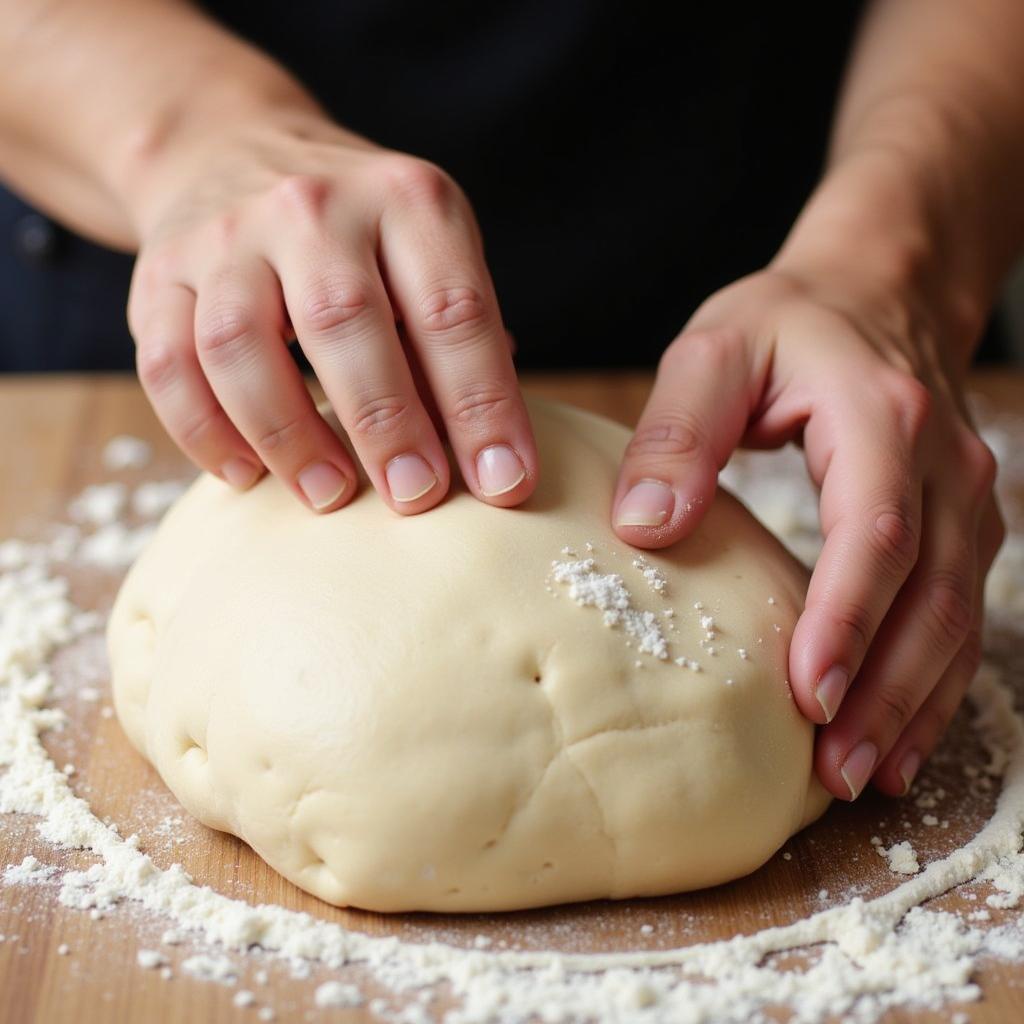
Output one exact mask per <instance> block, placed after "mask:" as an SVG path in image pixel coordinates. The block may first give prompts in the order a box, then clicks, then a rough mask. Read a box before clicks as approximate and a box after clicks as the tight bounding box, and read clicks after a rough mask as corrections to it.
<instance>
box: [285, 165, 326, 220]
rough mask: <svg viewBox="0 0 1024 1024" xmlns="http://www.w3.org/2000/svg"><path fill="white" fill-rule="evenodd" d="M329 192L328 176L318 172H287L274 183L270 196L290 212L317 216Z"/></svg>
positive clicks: (312, 217) (322, 208) (308, 216)
mask: <svg viewBox="0 0 1024 1024" xmlns="http://www.w3.org/2000/svg"><path fill="white" fill-rule="evenodd" d="M330 192H331V181H330V179H329V178H326V177H323V176H321V175H318V174H288V175H286V176H285V177H283V178H281V180H280V181H278V182H277V183H275V184H274V186H273V188H272V189H271V196H272V198H273V199H274V201H276V202H277V203H279V204H280V205H282V206H283V207H285V209H286V210H288V212H290V213H298V214H301V215H302V216H303V217H306V218H309V219H315V218H318V217H319V216H320V215H321V214H322V213H323V210H324V206H325V205H326V203H327V199H328V197H329V195H330Z"/></svg>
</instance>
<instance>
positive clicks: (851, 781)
mask: <svg viewBox="0 0 1024 1024" xmlns="http://www.w3.org/2000/svg"><path fill="white" fill-rule="evenodd" d="M877 760H878V747H876V746H875V745H874V743H872V742H871V740H861V741H860V743H858V744H857V746H855V747H854V748H853V750H851V751H850V752H849V753H848V754H847V755H846V760H845V761H844V762H843V767H842V768H840V769H839V771H840V773H841V774H842V776H843V779H844V780H845V781H846V784H847V786H849V787H850V799H851V800H856V799H857V797H859V796H860V793H861V790H862V789H863V788H864V787H865V786H866V785H867V784H868V779H870V778H871V773H872V772H873V771H874V770H875V762H876V761H877Z"/></svg>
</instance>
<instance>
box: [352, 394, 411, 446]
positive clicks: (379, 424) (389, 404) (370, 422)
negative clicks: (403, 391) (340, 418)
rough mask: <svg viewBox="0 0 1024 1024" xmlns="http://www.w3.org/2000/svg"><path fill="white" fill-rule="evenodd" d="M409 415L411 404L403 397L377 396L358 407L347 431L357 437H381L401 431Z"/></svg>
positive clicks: (364, 401)
mask: <svg viewBox="0 0 1024 1024" xmlns="http://www.w3.org/2000/svg"><path fill="white" fill-rule="evenodd" d="M409 413H410V409H409V403H408V401H407V400H406V399H405V398H403V397H402V396H401V395H376V396H374V397H373V398H367V399H364V400H363V401H362V402H361V403H360V404H359V405H357V406H356V408H355V410H354V411H353V413H352V419H351V422H350V423H349V424H348V427H347V429H348V432H349V433H350V434H352V435H354V436H356V437H362V438H371V437H380V436H381V435H386V434H390V433H394V432H395V431H396V430H401V429H402V428H403V427H404V426H405V424H406V423H407V422H408V419H409Z"/></svg>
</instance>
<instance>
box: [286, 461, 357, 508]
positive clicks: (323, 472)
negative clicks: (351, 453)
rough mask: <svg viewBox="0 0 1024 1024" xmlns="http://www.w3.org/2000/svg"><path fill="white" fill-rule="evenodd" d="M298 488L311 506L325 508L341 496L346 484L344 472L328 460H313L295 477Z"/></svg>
mask: <svg viewBox="0 0 1024 1024" xmlns="http://www.w3.org/2000/svg"><path fill="white" fill-rule="evenodd" d="M296 482H297V483H298V485H299V489H300V490H301V491H302V493H303V494H304V495H305V496H306V498H307V499H308V500H309V503H310V505H312V506H313V508H316V509H321V508H327V506H328V505H330V504H333V503H334V502H335V501H337V500H338V498H340V497H341V493H342V491H344V490H345V488H346V487H347V486H348V480H347V479H346V478H345V474H344V473H342V472H341V470H340V469H338V467H337V466H332V465H331V464H330V463H329V462H314V463H313V465H312V466H307V467H306V468H305V469H304V470H303V471H302V472H301V473H300V474H299V475H298V477H297V480H296Z"/></svg>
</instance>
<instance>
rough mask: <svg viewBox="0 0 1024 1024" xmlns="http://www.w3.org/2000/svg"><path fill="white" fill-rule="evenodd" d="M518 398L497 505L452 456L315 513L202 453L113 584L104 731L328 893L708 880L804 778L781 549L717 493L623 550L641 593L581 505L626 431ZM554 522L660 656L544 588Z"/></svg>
mask: <svg viewBox="0 0 1024 1024" xmlns="http://www.w3.org/2000/svg"><path fill="white" fill-rule="evenodd" d="M530 409H531V416H532V420H533V424H534V428H535V431H536V434H537V439H538V444H539V447H540V455H541V483H540V485H539V487H538V489H537V492H536V494H535V495H534V496H533V497H532V498H531V499H530V501H529V502H528V503H527V504H526V505H525V506H524V507H523V508H521V509H518V510H513V511H509V510H502V509H493V508H489V507H488V506H486V505H484V504H482V503H480V502H478V501H477V500H476V499H474V498H472V497H471V496H470V495H469V494H468V493H467V492H466V491H465V490H464V489H461V488H460V485H459V484H457V483H455V477H456V476H457V474H453V485H452V486H453V491H452V493H451V495H450V496H449V497H448V499H447V500H446V501H445V502H444V503H443V504H442V506H441V507H439V508H437V509H434V510H433V511H431V512H429V513H427V514H425V515H421V516H416V517H410V518H402V517H399V516H397V515H395V514H393V513H391V512H390V511H389V510H388V509H387V508H385V507H384V506H383V505H382V504H381V502H380V500H379V499H378V498H377V497H376V495H375V494H374V493H373V492H372V491H371V490H370V489H369V488H368V487H364V489H363V490H362V492H361V493H360V495H359V496H358V497H357V498H356V499H355V500H354V501H353V502H352V503H351V504H350V505H349V506H348V507H347V508H345V509H342V510H341V511H339V512H337V513H335V514H333V515H328V516H317V515H313V514H311V513H310V512H308V511H307V510H305V509H304V508H302V507H301V506H300V505H299V503H298V502H297V501H296V500H295V498H294V497H293V496H292V495H291V494H290V493H288V492H286V490H285V489H284V488H283V487H282V486H281V485H279V484H278V483H277V481H276V480H274V479H273V478H271V477H267V478H265V479H264V480H263V481H262V482H261V483H259V484H258V485H257V486H256V487H255V488H253V489H252V490H251V491H249V492H247V493H245V494H238V493H235V492H233V491H232V490H230V489H229V488H228V487H227V485H225V484H223V483H221V482H220V481H219V480H217V479H215V478H213V477H210V476H205V477H203V478H201V479H200V480H199V481H197V483H196V484H195V485H194V486H193V487H192V488H191V489H190V490H189V491H188V492H187V493H186V494H185V495H184V497H183V498H182V499H181V500H180V501H179V502H178V503H177V505H176V506H175V507H174V508H173V509H172V510H171V511H170V512H169V513H168V515H167V516H166V518H165V520H164V522H163V523H162V524H161V526H160V528H159V531H158V533H157V536H156V537H155V539H154V540H153V542H152V543H151V544H150V546H149V547H148V549H147V550H146V551H145V552H144V553H143V555H142V556H141V558H140V559H139V560H138V562H137V563H136V564H135V565H134V567H133V568H132V570H131V571H130V573H129V574H128V577H127V578H126V580H125V582H124V585H123V587H122V589H121V592H120V594H119V595H118V598H117V602H116V604H115V607H114V610H113V613H112V616H111V619H110V625H109V631H108V641H109V648H110V657H111V663H112V670H113V682H114V695H115V703H116V708H117V713H118V716H119V718H120V720H121V723H122V724H123V726H124V729H125V732H126V733H127V734H128V737H129V738H130V739H131V741H132V743H133V744H134V745H135V746H136V747H137V748H138V750H139V751H140V752H141V753H142V754H143V755H144V756H145V757H146V758H148V759H149V760H150V761H151V762H152V763H153V765H154V766H155V767H156V769H157V771H158V772H159V773H160V775H161V777H162V778H163V780H164V781H165V782H166V784H167V785H168V786H169V787H170V789H171V790H172V791H173V792H174V794H175V795H176V796H177V797H178V799H179V800H180V801H181V802H182V804H183V805H184V806H185V807H186V808H187V809H188V810H189V811H190V812H191V813H192V814H194V815H195V816H196V817H198V818H199V819H200V820H201V821H203V822H204V823H205V824H207V825H209V826H211V827H213V828H216V829H222V830H224V831H228V832H232V833H234V834H235V835H238V836H240V837H241V838H242V839H244V840H245V841H246V842H247V843H249V845H250V846H252V847H253V849H254V850H256V852H257V853H259V854H260V856H262V857H263V858H264V859H265V860H266V861H267V862H268V863H269V864H270V865H271V866H273V867H274V868H275V869H277V870H278V871H279V872H280V873H281V874H283V875H284V876H285V877H287V878H289V879H290V880H291V881H293V882H294V883H295V884H296V885H298V886H301V887H302V888H303V889H306V890H308V891H310V892H312V893H314V894H315V895H317V896H319V897H321V898H322V899H324V900H327V901H328V902H330V903H335V904H339V905H348V904H350V905H354V906H359V907H364V908H367V909H371V910H378V911H403V910H439V911H483V910H504V909H514V908H524V907H532V906H540V905H544V904H552V903H561V902H567V901H572V900H585V899H591V898H598V897H612V898H622V897H628V896H651V895H658V894H663V893H670V892H676V891H680V890H685V889H693V888H698V887H701V886H708V885H714V884H716V883H719V882H724V881H727V880H729V879H733V878H736V877H738V876H740V875H743V874H746V873H748V872H750V871H753V870H754V869H755V868H757V867H759V866H760V865H761V864H762V863H764V861H765V860H767V859H768V858H769V857H770V856H771V855H772V854H773V853H774V852H775V851H776V850H777V849H778V848H779V846H781V845H782V843H784V842H785V841H786V839H788V838H789V836H790V835H792V834H793V833H794V832H796V831H798V830H799V829H800V828H802V827H803V826H804V825H805V824H807V823H808V822H809V821H811V820H813V819H814V818H816V817H817V816H818V815H819V814H820V813H821V812H822V810H823V809H824V807H825V805H826V802H827V799H826V796H825V794H824V791H823V790H822V789H821V787H820V786H819V785H818V784H817V783H816V782H815V781H814V780H813V777H812V768H811V749H812V740H813V729H812V726H811V725H810V724H809V723H808V722H807V721H805V720H804V719H803V718H802V717H801V715H800V713H799V711H798V709H797V707H796V705H795V704H794V702H793V699H792V696H791V694H790V692H789V687H788V684H787V683H786V681H785V677H786V650H787V646H788V641H789V637H790V634H791V632H792V628H793V625H794V623H795V621H796V617H797V614H798V612H799V609H800V607H801V606H802V601H803V595H804V591H805V588H806V572H805V570H804V569H803V568H802V567H801V566H800V565H799V564H798V563H797V562H796V560H795V559H793V558H792V557H791V556H790V555H789V554H788V553H787V552H786V551H785V549H784V548H783V547H782V546H781V545H780V544H779V543H778V542H777V541H776V540H775V539H774V538H773V537H772V536H771V535H770V534H769V533H768V532H767V531H765V530H764V529H763V528H762V527H761V526H760V525H759V524H758V523H757V521H756V520H755V519H754V518H753V516H751V515H750V514H749V513H748V512H747V511H746V510H745V509H744V508H743V507H742V506H741V505H740V504H739V503H738V502H736V501H735V500H734V499H733V498H731V497H730V496H728V495H726V494H724V493H721V494H719V496H718V497H716V498H715V500H714V503H713V505H712V507H711V508H710V509H709V510H708V512H707V516H706V517H705V519H704V522H703V524H702V525H701V526H700V528H699V529H698V530H697V532H696V534H695V535H694V536H693V537H692V538H691V539H688V540H687V541H684V542H682V543H680V544H677V545H675V546H674V547H673V548H671V549H669V550H666V551H659V552H653V553H650V554H647V555H645V556H644V557H645V558H646V560H647V563H648V565H649V566H650V567H653V568H655V569H656V570H659V571H660V572H661V573H662V574H663V576H664V579H665V581H666V584H665V586H664V588H663V589H662V590H661V591H660V592H658V591H657V590H656V589H655V588H654V587H653V586H651V585H650V583H649V581H648V580H647V579H645V577H644V576H643V574H642V566H641V567H640V568H638V567H637V566H635V565H634V564H633V562H634V559H636V557H637V556H638V555H639V552H637V551H634V550H632V549H630V548H629V547H628V546H627V545H625V544H623V543H622V542H621V541H620V540H619V539H618V538H616V537H615V536H614V534H613V533H612V532H611V529H610V527H609V525H608V522H607V519H608V508H609V503H610V497H611V492H612V487H613V484H614V481H615V476H616V471H617V467H618V462H619V459H620V456H621V453H622V451H623V449H624V447H625V444H626V442H627V441H628V438H629V434H628V432H627V431H626V430H625V429H624V428H622V427H620V426H618V425H616V424H614V423H612V422H610V421H608V420H605V419H601V418H599V417H595V416H592V415H589V414H587V413H583V412H580V411H578V410H576V409H572V408H570V407H568V406H565V405H560V404H557V403H551V402H546V401H540V400H538V399H531V400H530ZM588 543H589V544H590V545H592V546H593V551H589V550H588V549H587V544H588ZM563 549H570V551H571V552H573V553H575V556H576V557H577V558H578V559H583V558H593V559H594V560H595V565H594V569H593V571H595V572H598V573H602V574H606V573H618V574H619V575H620V576H621V577H622V582H623V584H624V585H625V587H626V588H627V589H628V591H629V594H630V597H631V603H632V606H633V608H635V609H636V610H637V611H638V612H642V611H651V612H654V613H655V615H656V621H658V622H659V623H660V626H659V628H660V630H661V632H662V634H663V636H664V639H665V641H666V643H667V648H668V655H669V656H668V657H667V658H664V659H660V658H658V657H657V656H655V655H654V654H648V653H642V652H641V651H640V650H638V643H637V641H636V640H632V639H631V638H630V635H629V634H628V632H627V631H626V630H625V629H623V628H622V623H619V624H618V625H612V626H608V625H606V624H604V621H603V619H604V616H603V613H602V611H601V610H600V609H599V608H596V607H585V606H583V605H581V604H580V603H578V602H577V601H576V600H574V599H573V598H572V597H571V596H570V587H569V585H567V584H566V583H560V582H558V581H557V580H556V579H555V578H553V575H552V573H553V569H552V563H553V562H563V563H564V562H571V561H573V560H574V558H573V557H572V555H571V554H570V552H569V551H564V550H563ZM652 575H653V574H652ZM770 598H771V601H770V600H769V599H770ZM697 602H699V603H700V605H701V606H702V607H701V608H699V609H697V608H695V607H694V605H695V604H696V603H697ZM667 609H672V610H673V611H674V614H671V613H670V615H666V614H665V611H666V610H667ZM702 616H711V617H712V618H713V621H714V625H713V630H714V634H715V635H714V639H713V640H708V639H707V637H706V633H707V628H706V624H705V625H701V621H700V620H701V617H702ZM776 627H778V628H776ZM627 641H628V643H627ZM701 641H703V643H702V642H701ZM709 646H711V647H713V648H714V654H713V655H712V654H711V653H709V651H708V647H709ZM740 648H742V649H743V650H744V651H745V652H746V657H745V658H744V657H742V656H741V655H740V653H739V649H740ZM676 658H685V659H687V665H686V666H680V665H678V664H677V663H676V660H675V659H676ZM691 659H692V660H693V661H696V662H697V663H699V665H700V670H699V671H694V670H693V669H692V668H691V667H689V664H688V663H689V661H690V660H691ZM727 680H730V682H727Z"/></svg>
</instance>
